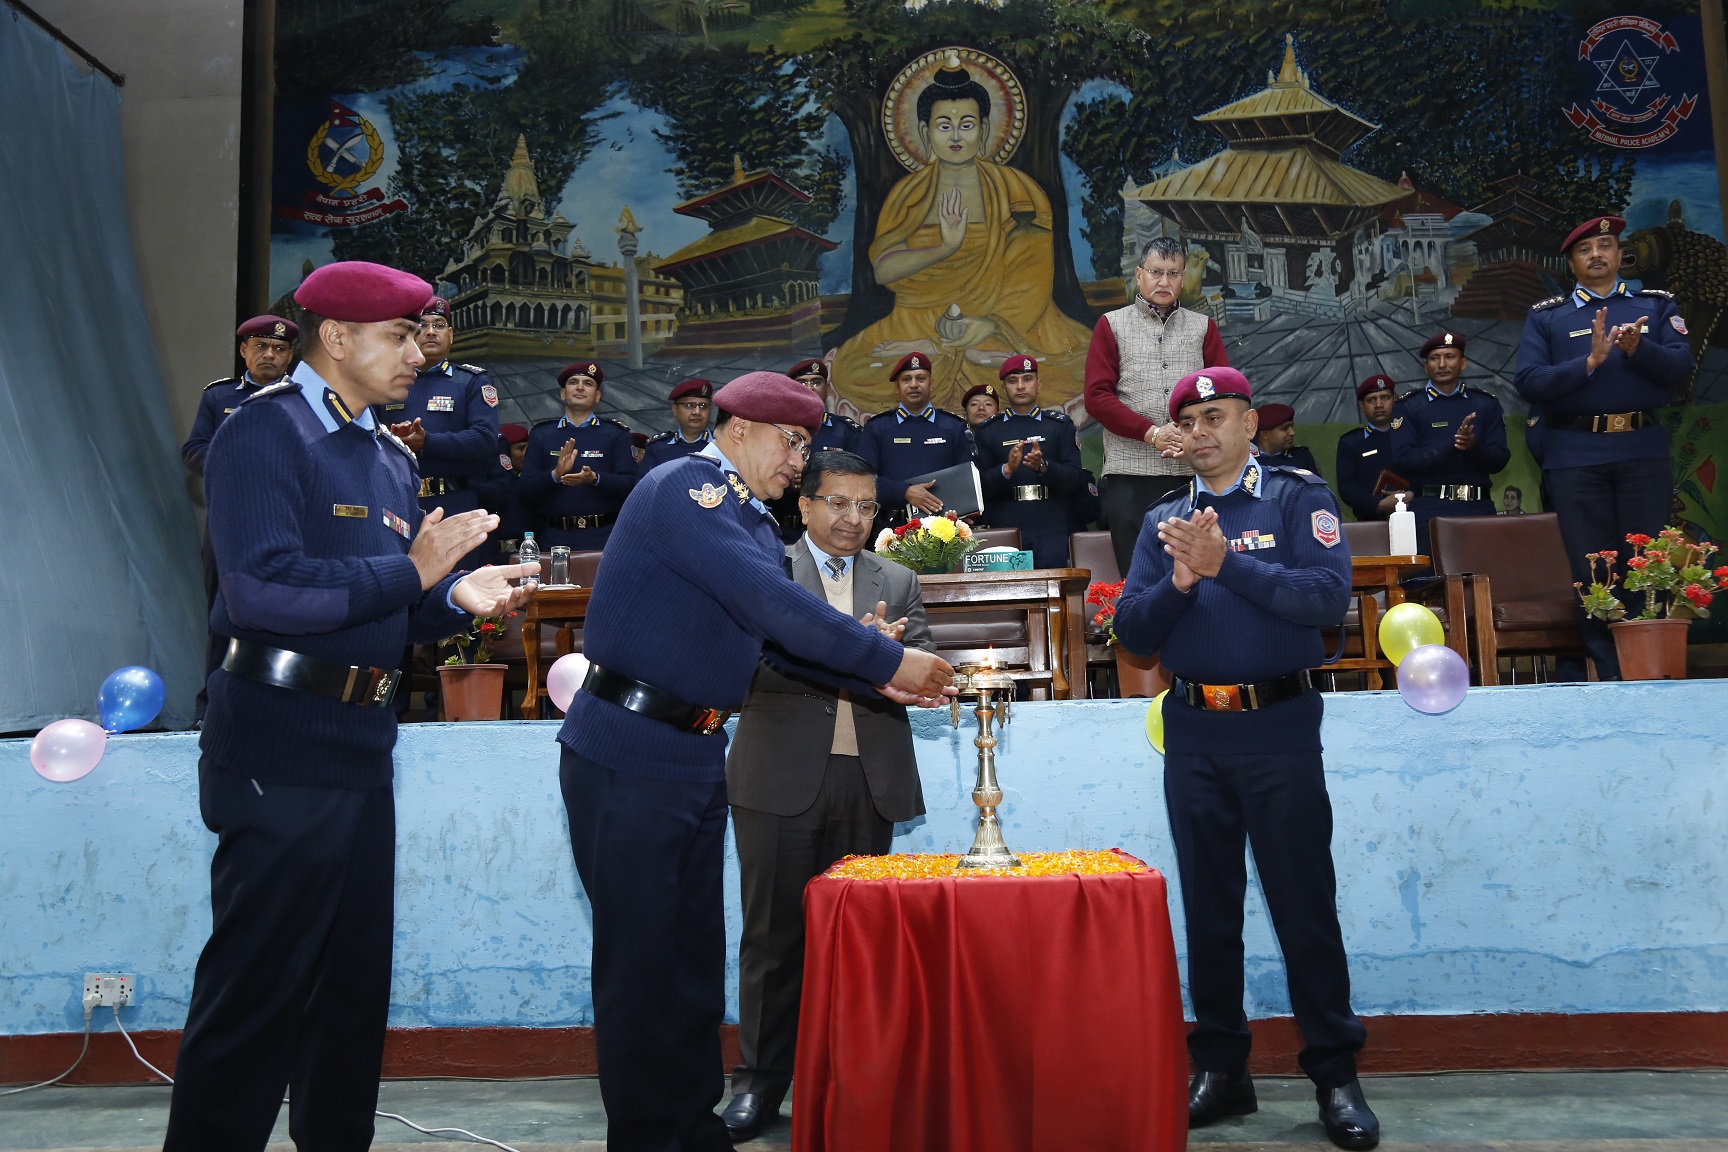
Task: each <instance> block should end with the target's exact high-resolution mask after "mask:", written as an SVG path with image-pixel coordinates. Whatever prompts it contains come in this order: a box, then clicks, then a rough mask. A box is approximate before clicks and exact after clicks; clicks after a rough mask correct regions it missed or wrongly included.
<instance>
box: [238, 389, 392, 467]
mask: <svg viewBox="0 0 1728 1152" xmlns="http://www.w3.org/2000/svg"><path fill="white" fill-rule="evenodd" d="M259 395H263V393H259ZM378 439H380V440H387V441H389V442H390V443H392V444H394V445H396V447H398V448H400V449H401V450H402V454H403V455H404V456H406V457H408V459H410V460H418V459H419V457H418V456H416V455H414V449H412V448H410V447H408V445H406V444H404V443H403V442H402V438H401V437H400V436H398V435H396V433H394V432H392V431H390V429H388V428H386V427H384V426H383V425H379V426H378Z"/></svg>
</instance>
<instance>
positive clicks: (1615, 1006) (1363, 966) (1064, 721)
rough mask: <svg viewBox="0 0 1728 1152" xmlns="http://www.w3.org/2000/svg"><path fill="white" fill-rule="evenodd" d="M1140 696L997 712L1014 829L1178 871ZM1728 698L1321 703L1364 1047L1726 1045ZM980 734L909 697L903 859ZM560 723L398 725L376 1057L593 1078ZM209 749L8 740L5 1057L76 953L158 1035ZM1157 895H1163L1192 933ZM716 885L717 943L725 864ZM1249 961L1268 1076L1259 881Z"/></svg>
mask: <svg viewBox="0 0 1728 1152" xmlns="http://www.w3.org/2000/svg"><path fill="white" fill-rule="evenodd" d="M1145 712H1146V704H1145V702H1144V701H1138V702H1136V701H1076V702H1056V703H1038V704H1021V705H1017V706H1016V708H1015V713H1014V719H1013V722H1012V723H1011V724H1010V725H1009V726H1008V727H1007V729H1006V731H1005V733H1004V734H1003V738H1002V745H1001V747H1000V748H999V749H998V759H997V764H998V770H999V772H1000V775H1001V778H1002V784H1003V788H1004V790H1005V792H1006V794H1007V799H1006V800H1005V802H1004V804H1003V807H1002V816H1003V826H1004V832H1005V835H1006V837H1007V839H1008V843H1009V845H1010V846H1011V847H1012V848H1015V849H1022V850H1028V851H1030V850H1039V849H1062V848H1103V847H1109V846H1121V847H1123V848H1125V849H1127V850H1128V851H1129V852H1132V853H1134V854H1135V855H1137V856H1140V857H1141V858H1142V859H1144V860H1146V861H1147V862H1148V863H1150V864H1152V865H1154V866H1156V867H1158V868H1160V869H1163V870H1165V871H1166V872H1167V873H1169V874H1173V873H1174V862H1173V859H1172V855H1171V850H1170V845H1169V832H1168V826H1167V822H1166V819H1165V815H1164V806H1163V793H1162V786H1161V779H1160V758H1159V756H1158V755H1157V753H1155V752H1154V751H1153V750H1152V748H1151V747H1150V745H1149V744H1148V742H1147V740H1146V737H1145V735H1144V731H1143V720H1144V716H1145ZM1725 712H1728V684H1725V683H1724V682H1722V681H1686V682H1673V683H1653V684H1603V685H1552V686H1525V687H1505V688H1489V689H1474V690H1472V691H1471V693H1470V695H1469V696H1468V697H1467V698H1466V700H1465V701H1464V703H1463V704H1462V705H1461V706H1460V707H1459V708H1458V709H1457V710H1455V711H1454V712H1453V713H1451V714H1450V715H1447V716H1439V717H1431V716H1424V715H1421V714H1419V713H1416V712H1414V711H1412V710H1411V709H1409V708H1408V707H1407V706H1405V705H1404V703H1403V702H1402V701H1401V700H1400V699H1399V697H1398V696H1397V695H1396V694H1395V693H1351V694H1343V695H1334V696H1329V697H1328V698H1327V701H1326V722H1325V728H1324V738H1325V742H1326V747H1327V764H1328V783H1329V786H1330V788H1331V791H1332V797H1333V804H1334V809H1335V813H1336V834H1335V838H1334V848H1333V855H1334V857H1335V859H1336V860H1337V864H1338V875H1339V893H1340V912H1341V919H1342V923H1343V929H1344V936H1345V942H1346V945H1347V947H1348V948H1349V951H1350V959H1351V975H1352V981H1353V999H1354V1002H1355V1006H1356V1008H1357V1011H1358V1012H1360V1013H1361V1014H1362V1015H1364V1016H1366V1017H1371V1018H1378V1019H1371V1020H1370V1028H1369V1048H1368V1051H1367V1053H1366V1054H1365V1058H1364V1067H1365V1069H1367V1070H1378V1071H1404V1072H1412V1071H1431V1070H1436V1069H1453V1068H1484V1067H1514V1068H1517V1067H1522V1068H1544V1067H1545V1068H1571V1067H1627V1066H1660V1067H1709V1066H1725V1065H1728V836H1725V835H1724V834H1723V826H1724V825H1723V821H1724V808H1725V805H1728V740H1725V736H1724V734H1725V733H1728V723H1725V720H1724V713H1725ZM970 725H971V717H970V715H968V716H966V718H965V721H964V723H963V726H962V728H961V729H960V731H958V732H956V731H954V730H953V729H952V728H950V726H949V722H948V715H947V712H946V711H943V712H939V713H937V712H925V713H920V714H918V715H916V716H915V717H914V733H915V736H916V738H917V748H918V758H919V767H920V771H921V773H922V776H923V780H924V789H925V794H926V801H927V803H928V805H929V809H930V812H929V814H928V815H927V816H925V817H924V818H922V819H920V820H918V821H914V822H912V823H910V824H907V825H903V826H901V827H900V828H899V829H898V834H897V836H896V841H895V849H896V850H897V851H914V852H939V851H962V850H964V848H965V847H966V845H967V844H968V843H969V842H970V837H971V820H972V814H973V808H972V805H971V801H970V798H969V792H970V789H971V786H972V780H973V770H974V763H975V761H974V749H973V747H972V735H973V733H972V731H971V728H970ZM555 732H556V725H553V724H549V723H498V724H468V725H412V726H409V727H406V728H404V729H403V731H402V737H401V742H400V744H399V747H398V750H397V782H396V790H397V797H398V806H397V826H398V836H397V839H398V864H397V876H398V888H397V891H398V896H397V924H396V959H395V973H396V974H395V981H394V989H393V997H392V1006H391V1010H390V1023H391V1026H392V1028H393V1030H394V1031H393V1033H392V1037H391V1041H390V1054H389V1056H388V1057H387V1059H388V1067H387V1072H388V1073H389V1074H392V1075H399V1076H414V1075H418V1076H426V1075H443V1074H459V1075H461V1074H466V1075H490V1076H511V1075H518V1076H520V1075H547V1074H559V1073H569V1072H581V1071H589V1070H591V1069H592V1042H591V1034H590V1033H589V1031H588V1025H589V1024H590V1023H591V1022H592V1001H591V999H590V996H589V987H588V971H587V961H588V954H589V941H590V934H589V932H590V928H589V918H588V910H587V906H586V903H585V902H584V901H583V899H582V897H581V895H580V887H579V885H578V884H577V881H576V875H575V869H574V867H573V865H572V864H571V861H570V854H569V846H568V842H567V834H566V830H565V824H564V813H563V806H562V801H561V800H560V798H559V795H558V787H557V763H558V749H557V745H556V744H555V743H554V740H553V737H554V734H555ZM196 766H197V738H196V736H195V735H194V734H190V733H185V734H167V735H133V736H123V737H117V738H114V739H112V740H111V741H110V743H109V750H108V753H107V756H106V758H105V759H104V761H103V762H102V764H101V765H99V766H98V767H97V769H96V770H95V772H94V773H92V774H91V775H90V776H89V777H87V778H85V779H84V780H82V781H77V782H74V783H71V784H52V783H49V782H47V781H44V780H42V779H40V778H39V777H38V776H37V775H36V774H35V773H34V772H33V771H31V769H30V767H29V764H28V743H27V742H26V741H21V740H19V741H5V742H0V955H4V956H5V957H6V963H5V964H4V965H3V966H0V1080H7V1081H11V1082H18V1081H20V1080H23V1079H26V1078H29V1077H35V1076H37V1075H38V1074H39V1075H40V1076H41V1077H44V1078H45V1077H46V1076H51V1075H53V1074H55V1073H57V1072H59V1071H60V1070H61V1069H62V1068H64V1067H65V1066H66V1064H67V1063H69V1062H70V1060H71V1057H72V1055H74V1054H76V1052H77V1039H76V1037H75V1036H69V1035H68V1034H70V1033H75V1032H77V1031H78V1029H79V1028H80V1027H81V1025H82V1012H81V1008H80V1004H79V992H80V989H81V982H82V976H83V974H84V973H85V972H92V971H104V972H126V973H134V974H136V975H137V978H138V980H137V985H138V1004H137V1006H136V1007H134V1008H129V1009H126V1010H125V1016H124V1017H123V1019H125V1021H126V1023H127V1026H128V1027H129V1028H134V1029H138V1030H143V1031H146V1032H148V1033H150V1034H151V1035H150V1036H148V1037H147V1038H146V1042H145V1043H146V1049H145V1050H146V1054H148V1055H151V1058H152V1059H168V1058H171V1054H172V1051H173V1043H174V1036H175V1030H177V1029H178V1028H179V1027H180V1025H181V1023H182V1022H183V1020H184V1017H185V1011H186V1003H187V997H188V995H189V993H190V990H191V985H192V971H193V965H194V963H195V961H196V959H197V955H198V949H199V947H200V946H201V944H202V943H203V940H204V937H205V934H206V932H207V929H208V923H209V919H208V917H209V906H208V880H207V868H208V862H209V857H210V852H211V849H212V847H213V844H214V837H212V836H211V835H210V834H209V833H208V832H206V831H205V830H204V828H203V826H202V824H201V823H200V822H199V820H198V815H197V812H198V806H197V797H196V791H197V788H196ZM1178 900H1179V896H1178V895H1177V893H1176V890H1175V888H1174V885H1173V886H1172V903H1173V907H1172V910H1171V911H1172V918H1173V920H1174V921H1175V924H1176V928H1177V931H1176V946H1177V949H1178V951H1180V950H1181V949H1182V947H1183V937H1182V932H1181V913H1180V908H1179V907H1177V906H1174V905H1175V904H1176V902H1177V901H1178ZM727 902H728V927H729V931H730V933H731V936H732V939H733V941H734V943H735V941H736V937H737V925H738V910H737V883H736V871H735V864H734V862H732V861H731V860H730V859H729V861H728V883H727ZM1247 952H1248V997H1249V1002H1250V1011H1251V1015H1253V1016H1254V1017H1256V1018H1257V1019H1259V1020H1260V1021H1261V1023H1260V1024H1258V1025H1257V1032H1258V1034H1259V1037H1260V1039H1259V1041H1258V1047H1257V1048H1256V1069H1257V1070H1260V1069H1262V1068H1263V1069H1264V1070H1266V1071H1268V1072H1274V1071H1279V1070H1281V1069H1286V1070H1293V1069H1294V1064H1293V1060H1292V1057H1293V1054H1294V1050H1295V1046H1296V1045H1295V1038H1294V1035H1293V1029H1292V1027H1291V1026H1290V1024H1289V1021H1288V1019H1287V1014H1288V1012H1289V1005H1288V1000H1287V997H1286V994H1285V990H1284V984H1283V968H1282V964H1281V962H1280V960H1279V959H1278V953H1277V948H1276V945H1275V942H1274V941H1273V939H1272V935H1271V931H1270V927H1269V923H1268V920H1267V917H1266V914H1265V908H1264V904H1263V902H1262V900H1261V898H1260V896H1259V894H1258V892H1257V891H1255V892H1253V893H1251V894H1250V897H1249V905H1248V928H1247ZM735 958H736V952H735V951H734V952H733V960H734V965H735ZM733 978H734V981H735V978H736V969H735V967H734V970H733ZM1051 991H1052V990H1045V991H1044V992H1043V993H1042V994H1046V995H1047V994H1051ZM1074 994H1075V995H1084V994H1085V993H1084V990H1083V989H1081V990H1075V992H1074ZM733 996H734V1005H733V1006H734V1008H735V991H734V993H733ZM734 1018H735V1017H734ZM98 1025H99V1028H100V1030H101V1031H102V1032H103V1033H104V1034H103V1035H100V1036H98V1037H97V1043H95V1044H93V1045H92V1057H91V1061H90V1063H89V1065H88V1068H87V1072H88V1074H89V1076H90V1077H92V1078H94V1079H96V1080H98V1081H100V1080H109V1081H113V1080H123V1079H130V1078H136V1077H137V1072H136V1071H134V1070H133V1065H132V1062H131V1058H130V1056H129V1055H128V1054H126V1053H125V1050H124V1047H123V1046H122V1045H120V1043H119V1038H118V1037H117V1036H114V1035H112V1032H113V1023H112V1021H111V1020H109V1021H107V1023H106V1024H105V1025H104V1024H103V1023H102V1021H101V1019H100V1018H99V1019H98ZM527 1030H533V1031H527ZM81 1075H82V1074H81Z"/></svg>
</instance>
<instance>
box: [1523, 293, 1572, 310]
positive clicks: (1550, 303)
mask: <svg viewBox="0 0 1728 1152" xmlns="http://www.w3.org/2000/svg"><path fill="white" fill-rule="evenodd" d="M1565 302H1566V297H1564V296H1550V297H1548V299H1546V300H1538V301H1536V303H1534V304H1532V305H1530V311H1532V312H1540V311H1542V310H1543V309H1544V308H1552V307H1554V306H1555V305H1556V304H1564V303H1565Z"/></svg>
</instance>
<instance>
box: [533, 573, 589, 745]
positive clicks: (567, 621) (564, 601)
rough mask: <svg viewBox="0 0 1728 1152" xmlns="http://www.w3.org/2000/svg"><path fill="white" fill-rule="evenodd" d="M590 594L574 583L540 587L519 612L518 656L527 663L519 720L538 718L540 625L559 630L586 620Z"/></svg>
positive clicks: (587, 590) (586, 589) (587, 589)
mask: <svg viewBox="0 0 1728 1152" xmlns="http://www.w3.org/2000/svg"><path fill="white" fill-rule="evenodd" d="M593 591H594V589H592V588H583V587H580V586H578V585H574V584H572V585H566V586H564V587H556V586H551V585H546V584H542V585H540V591H538V592H536V593H535V594H534V599H532V600H530V601H528V606H527V607H526V608H524V609H523V610H522V654H523V656H524V657H526V658H527V661H528V669H527V671H528V690H527V691H526V692H524V693H523V694H522V719H524V720H538V719H539V718H540V625H542V624H555V625H557V626H558V627H559V628H560V630H562V629H566V628H568V627H570V626H571V625H573V624H581V623H582V621H583V620H585V619H587V616H588V597H589V596H590V595H591V594H592V593H593ZM559 655H560V656H562V655H565V653H563V652H560V653H559Z"/></svg>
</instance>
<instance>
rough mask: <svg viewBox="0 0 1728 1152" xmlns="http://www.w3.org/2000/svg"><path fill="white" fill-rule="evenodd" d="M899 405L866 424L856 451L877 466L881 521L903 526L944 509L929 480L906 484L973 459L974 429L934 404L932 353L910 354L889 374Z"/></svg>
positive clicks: (879, 519) (875, 467) (874, 466)
mask: <svg viewBox="0 0 1728 1152" xmlns="http://www.w3.org/2000/svg"><path fill="white" fill-rule="evenodd" d="M888 378H889V379H890V380H892V381H894V386H895V388H896V389H898V391H899V393H900V403H899V404H898V405H897V406H896V407H893V408H890V409H888V411H886V412H881V413H878V414H877V415H875V416H873V417H871V418H870V420H869V421H868V422H867V423H866V424H865V425H864V430H863V431H862V432H860V433H859V434H858V440H857V442H856V443H855V444H854V445H853V447H852V451H854V452H856V453H858V455H860V456H862V457H864V459H865V460H866V461H867V462H868V463H869V465H870V467H871V468H874V469H875V470H876V493H877V496H876V498H877V499H878V500H880V501H881V502H882V514H881V516H880V517H879V518H878V524H879V525H880V524H881V523H888V524H904V523H905V522H906V517H907V514H908V513H907V509H908V508H912V509H916V512H915V513H913V514H914V515H925V514H936V513H940V512H941V511H942V509H943V507H944V505H943V503H942V497H941V496H938V495H937V494H936V493H935V492H934V491H933V490H932V489H931V487H930V485H929V484H912V485H908V484H907V483H906V481H907V479H908V478H910V477H913V476H926V475H929V474H930V473H932V472H940V471H941V470H942V469H944V468H952V467H953V466H954V465H956V464H964V463H966V462H967V461H970V460H972V459H973V451H972V430H971V429H970V428H968V427H966V421H964V420H962V419H960V417H958V416H955V415H953V414H952V413H949V412H944V411H942V410H941V409H940V408H937V407H936V406H935V405H934V404H932V403H930V395H931V391H932V389H931V385H930V357H928V356H926V355H924V354H923V353H922V352H908V353H907V354H906V355H905V356H902V357H901V358H900V362H899V363H898V364H896V365H894V371H892V372H890V373H889V374H888Z"/></svg>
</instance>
